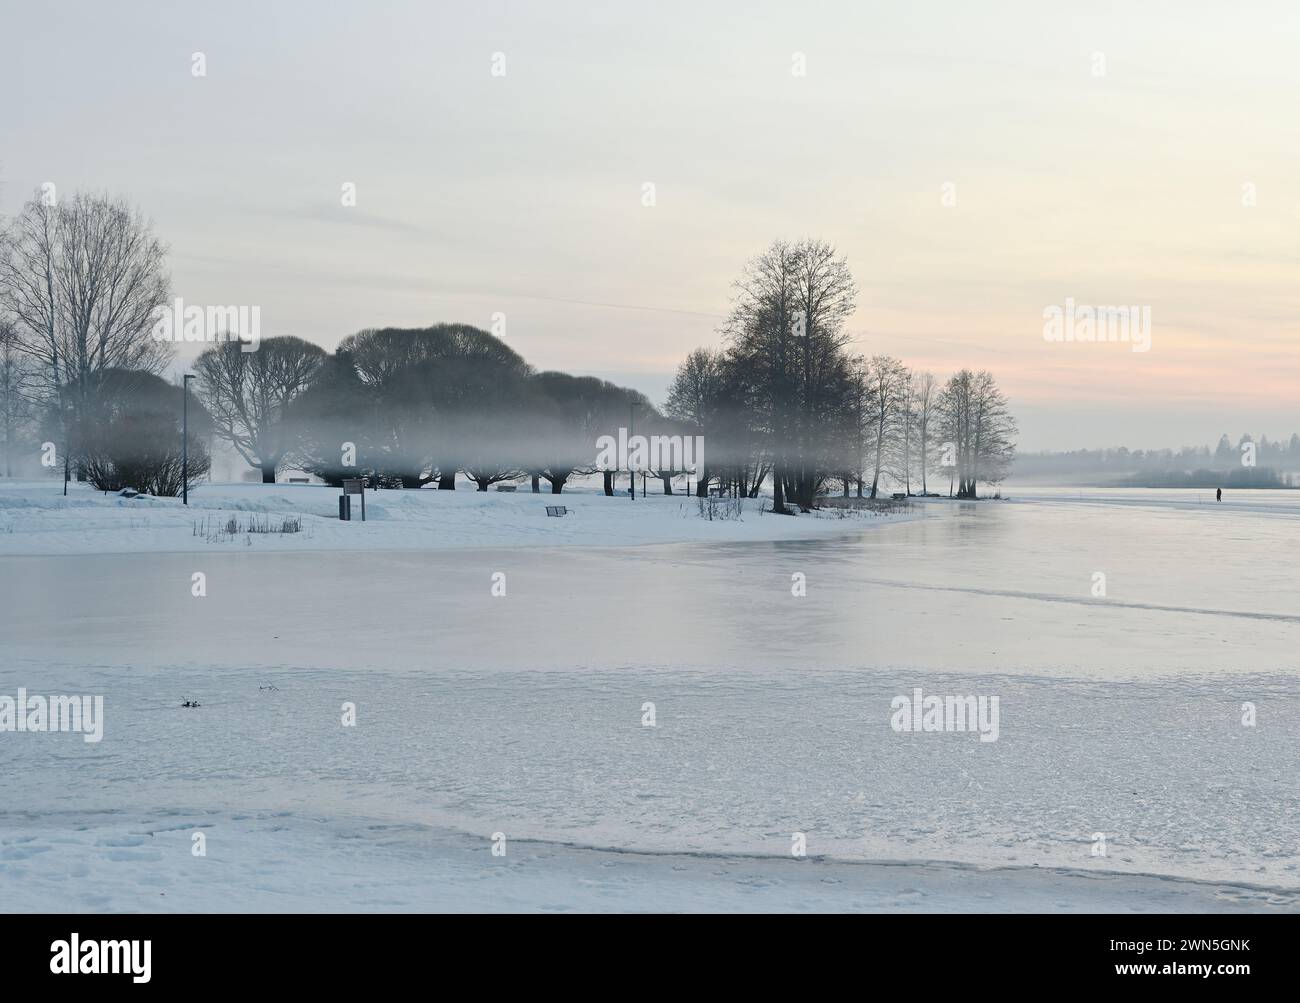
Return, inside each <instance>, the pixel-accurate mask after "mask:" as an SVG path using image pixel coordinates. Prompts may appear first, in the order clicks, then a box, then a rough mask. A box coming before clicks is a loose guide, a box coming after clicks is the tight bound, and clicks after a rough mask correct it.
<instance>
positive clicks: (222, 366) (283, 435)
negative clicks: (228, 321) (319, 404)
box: [194, 337, 325, 484]
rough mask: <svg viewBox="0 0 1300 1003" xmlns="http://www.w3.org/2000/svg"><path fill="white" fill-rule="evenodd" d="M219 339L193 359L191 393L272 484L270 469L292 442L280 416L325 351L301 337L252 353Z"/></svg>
mask: <svg viewBox="0 0 1300 1003" xmlns="http://www.w3.org/2000/svg"><path fill="white" fill-rule="evenodd" d="M247 347H248V346H246V345H245V344H244V343H242V342H240V341H237V340H235V341H224V342H222V343H220V344H217V345H214V346H213V347H211V348H209V349H207V350H205V351H204V352H203V354H201V355H200V356H199V357H198V358H197V359H196V360H195V362H194V372H195V374H196V375H197V376H198V377H199V378H198V380H197V381H195V382H196V383H197V386H196V387H195V392H196V394H197V395H198V398H199V400H200V401H202V402H203V406H204V407H205V408H207V410H208V413H209V414H210V415H211V416H212V420H213V422H214V423H215V425H216V431H217V434H218V435H220V436H221V438H223V439H225V440H226V441H227V442H228V443H230V444H231V445H232V446H233V447H234V448H235V450H236V451H237V452H238V453H239V455H240V456H242V457H243V458H244V460H245V461H246V462H247V463H248V464H249V466H252V467H256V468H259V469H260V470H261V471H262V483H264V484H274V483H275V472H276V470H277V468H278V467H279V466H280V464H281V463H282V462H283V461H284V459H285V457H286V456H287V455H288V454H289V453H290V451H291V450H292V449H293V448H294V447H295V445H296V443H295V441H294V439H293V437H292V436H291V435H290V434H289V426H288V424H287V422H286V420H285V418H286V412H287V409H288V408H289V406H290V405H291V404H293V402H294V401H295V400H297V399H298V398H299V397H300V396H301V395H302V394H303V393H305V392H306V390H307V388H308V387H309V386H310V385H311V381H312V377H313V376H315V375H316V372H317V370H318V369H320V367H321V365H322V363H323V362H324V360H325V350H324V349H323V348H321V347H320V346H319V345H313V344H312V343H311V342H309V341H303V340H302V339H301V338H294V337H280V338H267V339H265V340H263V341H262V342H261V343H260V344H259V345H258V347H257V350H256V351H246V348H247Z"/></svg>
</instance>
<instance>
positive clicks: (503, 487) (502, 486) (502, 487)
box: [497, 484, 519, 491]
mask: <svg viewBox="0 0 1300 1003" xmlns="http://www.w3.org/2000/svg"><path fill="white" fill-rule="evenodd" d="M518 487H519V486H518V485H517V484H498V485H497V490H498V491H515V490H518Z"/></svg>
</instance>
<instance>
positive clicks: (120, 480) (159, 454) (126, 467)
mask: <svg viewBox="0 0 1300 1003" xmlns="http://www.w3.org/2000/svg"><path fill="white" fill-rule="evenodd" d="M177 424H178V422H176V420H175V419H174V418H167V417H165V416H163V415H159V414H156V413H154V414H129V413H128V414H122V415H119V416H116V417H114V418H112V419H111V420H110V421H108V422H107V423H105V424H103V425H101V426H99V427H98V428H96V429H95V430H94V431H93V432H91V433H90V434H89V435H88V436H87V437H86V440H87V441H86V443H85V450H84V457H83V460H82V464H83V469H84V470H85V473H86V477H87V479H88V480H89V481H90V483H91V484H93V485H94V486H95V487H97V488H99V489H100V490H101V491H121V490H122V489H123V488H134V489H135V490H136V491H139V492H140V493H141V494H149V495H157V496H159V497H164V498H173V497H175V496H176V495H179V494H180V493H181V489H182V487H183V486H184V484H183V481H184V467H183V464H182V456H181V443H180V438H181V434H180V429H179V428H177V427H176V426H177ZM211 466H212V458H211V457H210V456H209V455H208V449H207V446H205V445H204V444H203V441H202V440H201V439H197V438H195V437H194V436H193V435H191V436H190V438H189V487H191V488H192V487H194V486H195V485H196V484H197V483H199V482H200V481H201V480H203V478H205V477H206V476H207V474H208V471H209V469H211Z"/></svg>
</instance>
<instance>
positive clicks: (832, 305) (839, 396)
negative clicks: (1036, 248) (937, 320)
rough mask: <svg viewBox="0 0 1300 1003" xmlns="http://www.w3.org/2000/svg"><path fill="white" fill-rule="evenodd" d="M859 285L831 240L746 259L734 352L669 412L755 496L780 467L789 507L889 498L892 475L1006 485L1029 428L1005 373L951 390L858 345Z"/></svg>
mask: <svg viewBox="0 0 1300 1003" xmlns="http://www.w3.org/2000/svg"><path fill="white" fill-rule="evenodd" d="M856 291H857V290H856V285H855V284H854V281H853V277H852V275H851V273H850V271H849V268H848V265H847V263H846V262H845V261H844V260H843V259H842V258H839V257H837V256H836V254H835V251H834V249H833V248H832V247H830V246H829V245H828V244H826V243H824V242H822V241H816V240H804V241H800V242H798V243H794V244H790V243H787V242H785V241H777V242H775V243H774V244H772V245H771V247H769V248H768V249H767V250H766V251H764V252H763V253H762V254H760V255H758V256H757V257H755V258H754V259H753V260H751V261H750V262H749V263H748V264H747V265H746V267H745V269H744V271H743V272H742V274H741V277H740V278H739V279H738V280H737V282H736V284H735V288H734V296H733V302H732V310H731V313H730V315H729V316H728V318H727V321H726V324H725V325H724V327H723V335H724V339H725V345H724V348H723V349H722V350H720V351H713V350H710V349H703V348H702V349H697V350H696V351H694V352H692V353H691V354H690V355H688V356H687V358H686V359H685V360H684V361H683V362H682V364H681V366H680V367H679V368H678V371H677V374H676V377H675V378H674V380H673V383H672V385H671V387H670V389H669V394H668V401H667V405H666V407H665V411H666V413H667V414H668V415H669V416H670V417H672V418H675V419H678V420H679V421H681V422H683V423H684V424H686V425H688V426H690V427H692V428H694V429H696V430H698V431H700V432H701V433H702V434H703V435H704V437H705V440H706V442H707V443H708V450H707V456H708V457H709V470H708V471H707V474H708V478H709V479H714V478H716V479H717V480H718V482H719V484H720V485H721V486H722V487H724V488H725V489H727V490H730V491H734V492H736V493H739V494H742V495H746V496H749V497H754V496H756V495H757V494H758V492H759V490H760V489H761V488H762V486H763V483H764V481H765V479H766V478H767V476H768V475H769V474H770V475H771V477H772V496H773V509H774V510H775V511H777V512H782V511H786V510H787V504H794V505H797V506H798V507H800V508H802V509H808V508H811V507H812V506H813V505H814V504H815V499H816V498H817V497H818V496H819V495H821V494H823V493H824V492H825V491H826V490H827V488H828V486H829V485H830V484H831V482H832V481H839V482H840V484H841V486H842V491H843V494H844V495H845V496H848V495H849V494H850V491H851V490H852V489H854V488H855V489H856V494H857V496H858V497H863V496H864V493H865V494H866V495H868V496H869V497H871V498H876V497H877V496H878V494H879V492H880V490H881V484H882V482H883V480H884V479H885V478H888V479H889V480H891V481H893V482H895V483H897V484H899V485H901V486H903V487H904V490H905V492H906V493H909V494H910V493H911V489H912V477H913V475H915V476H917V477H919V478H920V480H921V484H922V486H923V490H924V489H925V488H926V487H928V478H929V475H930V474H931V473H934V472H936V471H939V470H942V471H945V472H949V473H951V475H952V479H953V481H954V487H955V491H956V494H957V495H959V496H960V497H965V498H973V497H975V495H976V492H977V486H978V485H979V484H996V483H998V482H1000V481H1001V480H1003V479H1004V478H1005V477H1006V474H1007V472H1008V471H1009V469H1010V465H1011V460H1012V458H1013V456H1014V453H1015V443H1014V437H1015V434H1016V423H1015V420H1014V418H1012V416H1011V414H1010V412H1009V410H1008V408H1007V402H1006V400H1005V398H1004V397H1003V396H1002V394H1001V392H1000V391H999V390H998V388H997V385H996V383H995V381H994V379H993V377H992V375H991V374H989V373H987V372H980V373H971V372H969V371H966V370H963V371H962V372H961V373H958V374H956V375H955V376H953V377H952V378H951V379H950V380H949V381H948V383H947V384H946V385H944V386H943V387H942V389H940V388H939V384H938V382H937V380H936V378H935V377H934V375H933V374H931V373H913V372H911V371H910V370H909V369H908V368H907V366H906V365H904V363H903V362H902V361H901V360H899V359H896V358H894V357H892V356H889V355H875V356H872V357H870V358H864V357H861V356H856V355H852V354H850V352H849V345H850V342H851V339H850V337H849V336H848V335H847V333H846V332H845V331H844V324H845V322H846V321H847V319H848V317H849V316H850V315H851V314H852V312H853V309H854V306H855V297H856ZM940 445H946V446H947V447H948V448H946V449H944V448H936V447H938V446H940ZM949 454H951V455H949ZM706 484H707V481H706V480H704V479H702V481H701V484H700V485H699V490H700V491H701V492H702V491H704V490H705V488H706Z"/></svg>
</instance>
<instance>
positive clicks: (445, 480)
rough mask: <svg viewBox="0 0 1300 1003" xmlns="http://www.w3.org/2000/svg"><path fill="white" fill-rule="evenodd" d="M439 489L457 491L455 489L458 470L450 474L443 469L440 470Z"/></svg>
mask: <svg viewBox="0 0 1300 1003" xmlns="http://www.w3.org/2000/svg"><path fill="white" fill-rule="evenodd" d="M438 490H439V491H455V490H456V471H454V470H453V471H452V472H451V473H449V474H448V473H444V472H442V471H439V473H438Z"/></svg>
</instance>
